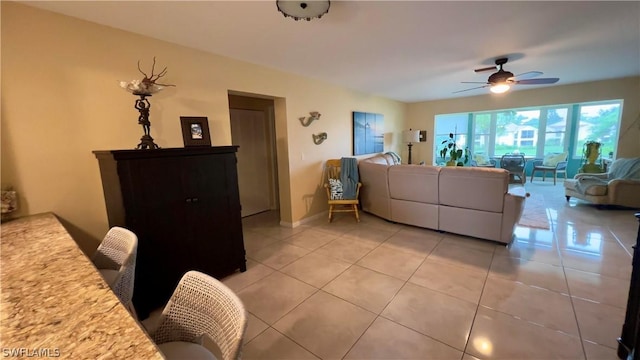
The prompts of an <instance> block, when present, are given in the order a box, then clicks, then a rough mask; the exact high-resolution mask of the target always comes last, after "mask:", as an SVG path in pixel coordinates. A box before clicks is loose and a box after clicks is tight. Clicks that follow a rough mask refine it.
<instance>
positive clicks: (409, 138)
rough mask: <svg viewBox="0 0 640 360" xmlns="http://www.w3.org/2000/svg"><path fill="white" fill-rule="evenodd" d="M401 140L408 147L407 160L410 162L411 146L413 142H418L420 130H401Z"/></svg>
mask: <svg viewBox="0 0 640 360" xmlns="http://www.w3.org/2000/svg"><path fill="white" fill-rule="evenodd" d="M402 141H403V142H405V143H407V146H408V147H409V162H408V164H411V147H412V146H413V143H417V142H420V130H411V129H409V130H405V131H403V132H402Z"/></svg>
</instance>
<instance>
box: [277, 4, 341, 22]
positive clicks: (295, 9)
mask: <svg viewBox="0 0 640 360" xmlns="http://www.w3.org/2000/svg"><path fill="white" fill-rule="evenodd" d="M276 6H277V7H278V11H280V12H281V13H282V15H284V17H290V18H293V19H294V20H295V21H298V20H300V19H304V20H307V21H311V19H315V18H318V19H320V18H321V17H322V15H324V14H326V13H328V12H329V7H331V1H329V0H309V1H289V0H278V1H276Z"/></svg>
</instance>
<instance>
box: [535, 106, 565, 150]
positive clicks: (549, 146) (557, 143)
mask: <svg viewBox="0 0 640 360" xmlns="http://www.w3.org/2000/svg"><path fill="white" fill-rule="evenodd" d="M545 110H546V111H545V112H544V118H545V124H546V126H545V132H544V143H543V146H542V154H539V155H546V154H553V153H558V154H559V153H563V152H565V151H566V149H567V144H566V134H567V125H568V124H569V121H568V119H569V118H568V114H569V108H568V107H560V108H549V109H545Z"/></svg>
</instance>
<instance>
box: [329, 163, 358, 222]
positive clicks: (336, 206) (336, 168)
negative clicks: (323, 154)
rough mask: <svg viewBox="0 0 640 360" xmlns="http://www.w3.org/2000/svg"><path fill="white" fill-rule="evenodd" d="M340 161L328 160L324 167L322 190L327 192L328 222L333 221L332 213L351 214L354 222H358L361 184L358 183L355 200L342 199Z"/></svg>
mask: <svg viewBox="0 0 640 360" xmlns="http://www.w3.org/2000/svg"><path fill="white" fill-rule="evenodd" d="M340 168H341V160H340V159H329V160H327V163H326V166H325V174H326V181H325V184H324V188H325V189H326V190H327V199H328V200H327V203H328V204H329V222H331V220H332V219H333V213H336V212H353V213H355V215H356V221H357V222H360V214H359V213H358V206H359V205H360V200H359V197H360V187H361V186H362V183H360V182H358V185H357V188H356V198H355V199H343V198H342V183H341V182H340V170H341V169H340Z"/></svg>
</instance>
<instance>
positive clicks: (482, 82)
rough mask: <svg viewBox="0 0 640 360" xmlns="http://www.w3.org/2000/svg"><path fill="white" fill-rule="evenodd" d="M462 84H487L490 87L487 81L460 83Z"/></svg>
mask: <svg viewBox="0 0 640 360" xmlns="http://www.w3.org/2000/svg"><path fill="white" fill-rule="evenodd" d="M460 83H461V84H485V85H488V84H487V82H486V81H460Z"/></svg>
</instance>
